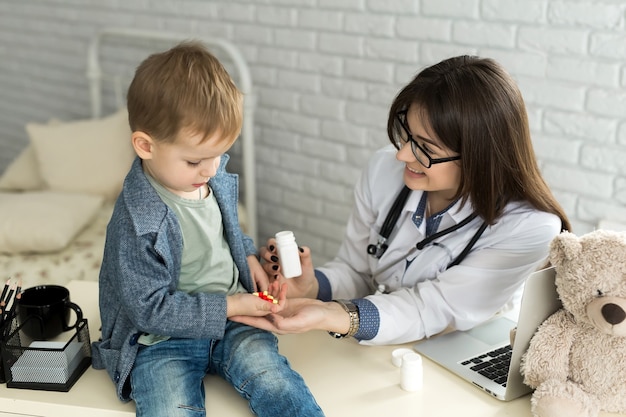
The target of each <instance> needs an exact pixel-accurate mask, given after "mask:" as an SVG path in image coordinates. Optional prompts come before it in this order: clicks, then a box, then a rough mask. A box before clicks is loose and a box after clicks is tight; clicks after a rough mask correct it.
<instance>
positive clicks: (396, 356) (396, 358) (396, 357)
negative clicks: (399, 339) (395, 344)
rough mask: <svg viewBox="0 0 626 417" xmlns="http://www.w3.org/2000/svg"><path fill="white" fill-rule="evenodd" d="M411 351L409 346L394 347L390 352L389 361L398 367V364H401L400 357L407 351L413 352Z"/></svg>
mask: <svg viewBox="0 0 626 417" xmlns="http://www.w3.org/2000/svg"><path fill="white" fill-rule="evenodd" d="M413 352H414V351H413V350H412V349H409V348H399V349H394V351H393V352H391V363H393V364H394V365H395V366H397V367H398V368H399V367H400V366H402V357H403V356H404V355H406V354H407V353H413Z"/></svg>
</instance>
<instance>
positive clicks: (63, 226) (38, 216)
mask: <svg viewBox="0 0 626 417" xmlns="http://www.w3.org/2000/svg"><path fill="white" fill-rule="evenodd" d="M103 201H104V199H103V197H102V196H94V195H86V194H75V193H65V192H55V191H32V192H28V193H8V192H7V193H2V194H1V195H0V252H4V253H27V252H53V251H57V250H61V249H63V248H64V247H65V246H67V244H68V243H69V242H70V241H71V240H72V239H73V238H74V237H75V236H76V235H77V234H78V233H79V232H80V231H81V230H82V229H83V228H84V227H85V226H86V225H87V223H88V222H89V221H90V220H91V219H92V218H93V217H94V215H95V214H96V213H97V211H98V209H99V208H100V207H101V206H102V202H103Z"/></svg>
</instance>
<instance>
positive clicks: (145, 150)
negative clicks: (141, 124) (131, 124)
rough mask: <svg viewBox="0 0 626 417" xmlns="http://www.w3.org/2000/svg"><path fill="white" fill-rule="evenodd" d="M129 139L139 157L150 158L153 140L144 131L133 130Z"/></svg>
mask: <svg viewBox="0 0 626 417" xmlns="http://www.w3.org/2000/svg"><path fill="white" fill-rule="evenodd" d="M130 140H131V142H132V144H133V148H134V149H135V152H136V153H137V155H138V156H139V157H140V158H141V159H152V146H153V145H154V140H153V139H152V137H150V135H148V134H147V133H145V132H141V131H136V132H133V133H132V135H131V137H130Z"/></svg>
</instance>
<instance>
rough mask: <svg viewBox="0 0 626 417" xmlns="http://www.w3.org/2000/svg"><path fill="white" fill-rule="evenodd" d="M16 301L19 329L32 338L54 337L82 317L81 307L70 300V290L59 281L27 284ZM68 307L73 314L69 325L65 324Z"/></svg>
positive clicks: (68, 328) (67, 317) (68, 314)
mask: <svg viewBox="0 0 626 417" xmlns="http://www.w3.org/2000/svg"><path fill="white" fill-rule="evenodd" d="M16 301H17V317H18V321H19V324H20V329H21V330H22V332H23V333H24V334H25V335H26V336H28V337H30V338H32V339H33V340H50V339H54V338H55V337H57V336H58V335H60V334H61V333H63V332H65V331H68V330H71V329H74V328H76V326H78V324H79V323H80V322H81V320H82V319H83V310H81V309H80V307H79V306H78V305H76V304H74V303H73V302H71V301H70V291H69V290H68V289H67V288H65V287H62V286H60V285H38V286H36V287H32V288H27V289H25V290H24V291H23V292H22V294H21V296H20V298H19V300H16ZM70 310H74V313H75V314H76V322H75V323H74V324H72V325H70V324H69V320H70Z"/></svg>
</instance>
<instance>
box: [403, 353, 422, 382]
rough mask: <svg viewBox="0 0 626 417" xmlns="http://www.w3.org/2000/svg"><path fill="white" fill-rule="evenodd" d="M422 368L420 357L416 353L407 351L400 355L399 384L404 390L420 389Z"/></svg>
mask: <svg viewBox="0 0 626 417" xmlns="http://www.w3.org/2000/svg"><path fill="white" fill-rule="evenodd" d="M423 380H424V370H423V368H422V357H421V356H420V355H419V354H417V353H407V354H405V355H404V356H402V366H400V386H401V387H402V389H403V390H405V391H419V390H421V389H422V385H423Z"/></svg>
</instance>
